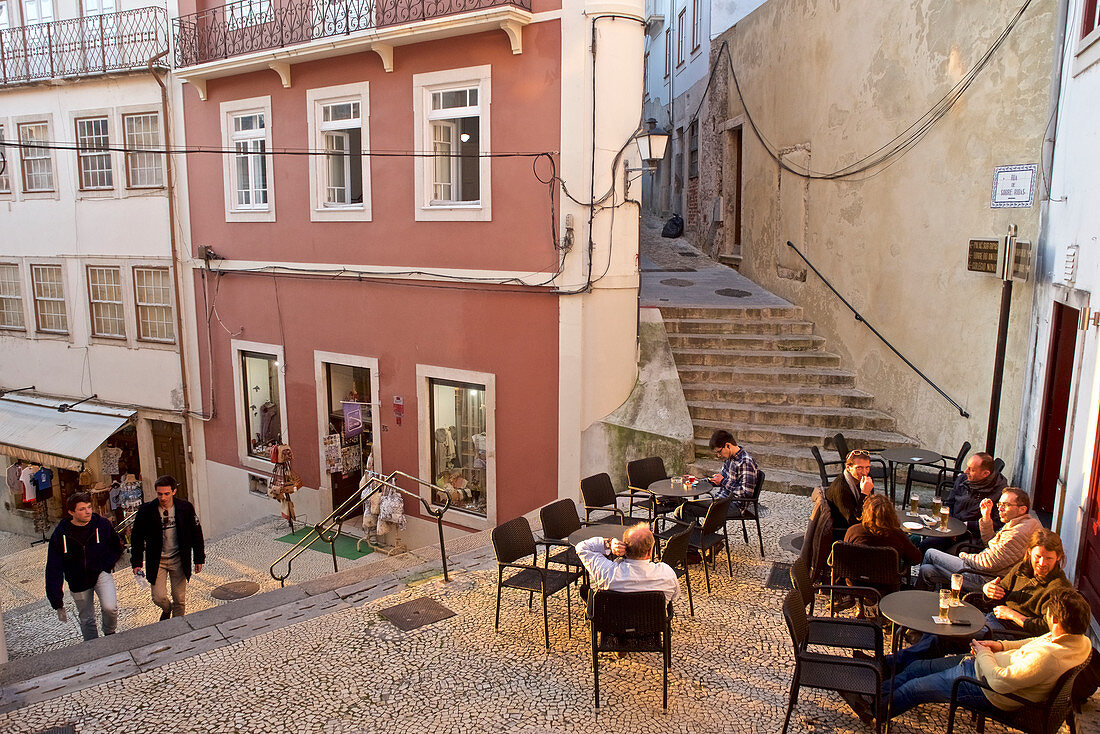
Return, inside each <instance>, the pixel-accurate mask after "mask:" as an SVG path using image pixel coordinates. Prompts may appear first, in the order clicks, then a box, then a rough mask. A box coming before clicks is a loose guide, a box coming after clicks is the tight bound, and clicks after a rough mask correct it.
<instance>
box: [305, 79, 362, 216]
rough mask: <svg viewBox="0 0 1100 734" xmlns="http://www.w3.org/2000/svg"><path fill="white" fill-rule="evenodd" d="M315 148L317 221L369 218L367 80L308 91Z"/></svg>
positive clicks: (314, 213)
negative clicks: (318, 152)
mask: <svg viewBox="0 0 1100 734" xmlns="http://www.w3.org/2000/svg"><path fill="white" fill-rule="evenodd" d="M306 105H307V118H308V124H309V130H310V137H311V139H312V141H313V142H312V144H311V147H312V148H314V149H315V150H318V151H323V152H324V155H318V156H314V157H313V159H312V161H311V165H310V170H309V179H310V188H311V191H312V193H311V195H310V198H311V206H310V208H311V215H310V218H311V219H312V220H313V221H352V220H354V221H370V218H371V214H370V157H369V155H367V154H366V153H367V151H368V149H369V143H370V141H369V135H368V131H367V125H366V120H367V119H368V118H369V116H370V109H369V104H368V85H367V83H366V82H360V83H356V84H342V85H340V86H336V87H323V88H317V89H309V90H306Z"/></svg>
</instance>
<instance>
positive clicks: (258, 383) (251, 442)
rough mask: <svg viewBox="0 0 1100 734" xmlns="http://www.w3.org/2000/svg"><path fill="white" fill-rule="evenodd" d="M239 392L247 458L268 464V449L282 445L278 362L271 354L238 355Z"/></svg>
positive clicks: (245, 353) (269, 454) (243, 353)
mask: <svg viewBox="0 0 1100 734" xmlns="http://www.w3.org/2000/svg"><path fill="white" fill-rule="evenodd" d="M240 359H241V379H242V384H241V390H242V391H243V394H244V400H243V401H242V405H243V406H244V426H245V430H246V431H247V437H248V440H247V445H248V454H249V455H250V456H255V457H257V458H260V459H264V460H265V461H270V460H271V447H272V446H275V445H276V444H279V443H282V437H283V423H282V415H281V410H280V407H281V406H280V405H279V361H278V358H277V357H276V356H275V355H273V354H261V353H259V352H244V351H242V352H240Z"/></svg>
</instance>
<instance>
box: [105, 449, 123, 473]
mask: <svg viewBox="0 0 1100 734" xmlns="http://www.w3.org/2000/svg"><path fill="white" fill-rule="evenodd" d="M121 458H122V449H118V448H115V447H114V446H108V447H107V448H105V449H103V456H102V462H103V473H104V474H107V475H110V476H114V475H115V474H118V473H119V471H118V460H119V459H121Z"/></svg>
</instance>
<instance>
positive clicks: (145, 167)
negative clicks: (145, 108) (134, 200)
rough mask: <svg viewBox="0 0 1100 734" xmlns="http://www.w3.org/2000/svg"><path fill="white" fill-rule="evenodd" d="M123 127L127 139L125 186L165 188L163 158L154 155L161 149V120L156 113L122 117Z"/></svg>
mask: <svg viewBox="0 0 1100 734" xmlns="http://www.w3.org/2000/svg"><path fill="white" fill-rule="evenodd" d="M122 127H123V131H124V133H125V135H126V151H127V152H126V185H127V186H128V187H130V188H132V189H153V188H159V187H161V186H163V185H164V168H163V164H162V162H161V154H160V153H156V152H153V151H156V150H159V149H160V118H159V117H158V116H157V114H156V113H155V112H150V113H142V114H138V115H123V116H122ZM146 150H148V151H149V152H145V151H146Z"/></svg>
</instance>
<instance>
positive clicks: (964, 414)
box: [787, 240, 970, 418]
mask: <svg viewBox="0 0 1100 734" xmlns="http://www.w3.org/2000/svg"><path fill="white" fill-rule="evenodd" d="M787 247H789V248H791V249H792V250H794V251H795V252H796V253H798V256H799V257H800V258H802V261H803V262H804V263H806V264H807V265H808V266H809V267H810V270H812V271H814V273H816V274H817V277H819V278H821V282H822V283H824V284H825V286H826V287H827V288H828V289H829V290H831V291H832V292H833V295H835V296H836V297H837V298H839V299H840V302H841V303H843V304H844V305H845V306H847V307H848V310H849V311H851V312H852V314H853V315H854V316H855V317H856V321H859V322H860V323H862V324H863V325H864V326H866V327H867V328H868V329H870V330H871V333H872V334H874V335H875V336H877V337H878V338H879V341H881V342H882V343H883V344H885V345H886V346H887V347H888V348H889V349H890V351H891V352H893V353H894V354H896V355H897V356H898V358H899V359H901V361H902V362H905V364H906V365H907V366H908V367H909V369H911V370H913V371H914V372H916V373H917V374H918V375H920V378H921V379H922V380H924V381H925V382H927V383H928V384H929V385H931V386H932V389H933V390H935V391H936V392H938V393H939V394H940V395H942V396H943V398H944V399H945V400H946V401H947V402H949V403H951V404H952V405H954V406H955V408H956V409H957V410H958V411H959V415H961V416H962V417H963V418H969V417H970V413H967V412H966V409H965V408H963V407H962V406H961V405H959V404H958V403H957V402H955V401H954V400H953V399H952V398H951V396H950V395H948V394H947V393H945V392H944V391H943V390H941V389H940V387H939V386H938V385H937V384H936V383H934V382H932V380H930V379H929V378H928V375H926V374H924V373H923V372H921V371H920V369H918V368H917V366H916V365H915V364H913V363H912V362H910V361H909V360H908V359H906V357H905V355H904V354H902V353H901V352H899V351H898V350H897V349H895V348H894V345H893V344H891V343H890V342H889V341H887V340H886V337H884V336H883V335H882V334H880V333H879V331H878V329H876V328H875V327H873V326H871V324H870V323H869V322H868V321H867V319H865V318H863V314H861V313H860V312H859V311H857V310H856V309H855V307H853V306H852V304H850V303H848V300H847V299H846V298H844V296H842V295H840V293H839V292H838V291H837V289H836V288H833V284H832V283H830V282H829V279H828V278H826V277H825V276H824V275H822V274H821V271H820V270H818V269H817V268H815V267H814V264H813V263H812V262H810V261H809V259H808V258H807V257H806V256H805V255H803V254H802V251H801V250H799V249H798V248H797V247H795V246H794V243H793V242H791V241H790V240H787Z"/></svg>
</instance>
